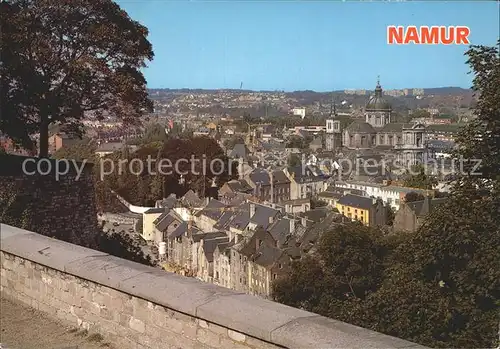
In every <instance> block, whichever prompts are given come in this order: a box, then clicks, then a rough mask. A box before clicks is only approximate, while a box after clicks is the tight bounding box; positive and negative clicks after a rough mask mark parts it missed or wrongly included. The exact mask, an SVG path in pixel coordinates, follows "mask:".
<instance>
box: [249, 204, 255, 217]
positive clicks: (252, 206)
mask: <svg viewBox="0 0 500 349" xmlns="http://www.w3.org/2000/svg"><path fill="white" fill-rule="evenodd" d="M254 214H255V204H254V203H253V202H251V203H250V218H252V217H253V215H254Z"/></svg>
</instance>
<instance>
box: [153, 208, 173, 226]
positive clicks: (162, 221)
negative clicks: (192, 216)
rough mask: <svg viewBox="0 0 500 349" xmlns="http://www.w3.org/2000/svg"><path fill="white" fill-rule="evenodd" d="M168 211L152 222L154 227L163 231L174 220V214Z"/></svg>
mask: <svg viewBox="0 0 500 349" xmlns="http://www.w3.org/2000/svg"><path fill="white" fill-rule="evenodd" d="M169 213H170V212H168V213H164V214H162V215H161V216H160V217H158V218H157V219H156V220H155V221H154V222H153V224H154V225H155V227H156V229H158V230H159V231H164V230H165V229H167V227H168V226H169V225H170V224H171V223H172V222H173V221H174V220H175V216H174V215H172V214H169Z"/></svg>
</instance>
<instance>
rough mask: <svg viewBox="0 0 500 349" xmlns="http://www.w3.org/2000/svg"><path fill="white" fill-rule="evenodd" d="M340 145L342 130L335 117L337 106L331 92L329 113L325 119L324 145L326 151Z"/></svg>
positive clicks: (335, 148)
mask: <svg viewBox="0 0 500 349" xmlns="http://www.w3.org/2000/svg"><path fill="white" fill-rule="evenodd" d="M341 146H342V131H341V129H340V121H339V120H338V117H337V107H336V106H335V100H334V97H333V94H332V102H331V105H330V115H329V117H328V119H327V120H326V140H325V147H326V150H327V151H336V150H337V149H338V148H340V147H341Z"/></svg>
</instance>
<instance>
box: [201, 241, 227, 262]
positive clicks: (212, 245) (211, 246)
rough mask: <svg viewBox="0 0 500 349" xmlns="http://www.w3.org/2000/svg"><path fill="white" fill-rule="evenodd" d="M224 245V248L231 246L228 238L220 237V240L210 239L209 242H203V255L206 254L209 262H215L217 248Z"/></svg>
mask: <svg viewBox="0 0 500 349" xmlns="http://www.w3.org/2000/svg"><path fill="white" fill-rule="evenodd" d="M219 245H222V248H224V247H226V246H227V245H229V238H228V237H227V236H225V237H220V238H214V239H209V240H205V239H204V240H203V246H202V249H203V253H204V254H205V257H206V258H207V260H208V261H209V262H213V260H214V251H215V249H216V248H217V246H219Z"/></svg>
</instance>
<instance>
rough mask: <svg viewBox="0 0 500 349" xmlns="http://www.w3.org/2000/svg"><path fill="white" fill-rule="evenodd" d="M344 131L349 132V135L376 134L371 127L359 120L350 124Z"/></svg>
mask: <svg viewBox="0 0 500 349" xmlns="http://www.w3.org/2000/svg"><path fill="white" fill-rule="evenodd" d="M346 130H347V131H349V133H351V134H356V133H373V134H374V133H377V132H375V129H374V128H373V127H372V125H370V124H369V123H367V122H363V121H360V120H356V121H354V122H353V123H352V124H350V125H349V126H347V128H346Z"/></svg>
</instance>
